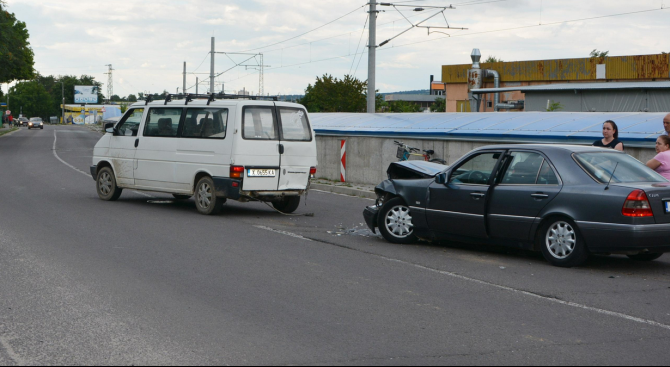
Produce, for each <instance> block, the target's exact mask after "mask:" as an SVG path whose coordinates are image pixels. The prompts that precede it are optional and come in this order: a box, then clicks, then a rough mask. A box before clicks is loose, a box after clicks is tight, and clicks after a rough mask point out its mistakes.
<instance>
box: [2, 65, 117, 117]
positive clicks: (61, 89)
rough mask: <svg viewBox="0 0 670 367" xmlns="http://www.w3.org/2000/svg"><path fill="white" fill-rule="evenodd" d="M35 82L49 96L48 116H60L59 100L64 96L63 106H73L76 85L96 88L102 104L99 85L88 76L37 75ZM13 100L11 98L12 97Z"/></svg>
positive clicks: (102, 99)
mask: <svg viewBox="0 0 670 367" xmlns="http://www.w3.org/2000/svg"><path fill="white" fill-rule="evenodd" d="M35 81H36V82H38V83H39V84H41V85H42V86H43V87H44V89H45V90H46V91H47V92H48V93H49V95H50V96H51V104H50V105H49V116H60V115H61V100H62V98H63V95H64V96H65V104H74V87H75V86H76V85H92V86H97V87H98V103H103V101H104V96H103V95H102V94H101V93H100V89H101V88H100V87H101V86H102V84H101V83H99V82H97V81H95V78H94V77H92V76H89V75H82V76H80V77H76V76H73V75H65V76H62V75H61V76H58V77H55V76H53V75H49V76H43V75H39V74H38V75H37V77H36V78H35ZM12 98H13V97H12Z"/></svg>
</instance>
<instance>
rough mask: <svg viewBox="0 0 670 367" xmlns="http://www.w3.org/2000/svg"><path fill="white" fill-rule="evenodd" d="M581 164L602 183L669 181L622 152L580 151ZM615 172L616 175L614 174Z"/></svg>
mask: <svg viewBox="0 0 670 367" xmlns="http://www.w3.org/2000/svg"><path fill="white" fill-rule="evenodd" d="M575 159H576V160H577V162H579V165H580V166H581V167H582V168H583V169H584V170H585V171H586V172H587V173H588V174H590V175H591V176H592V177H593V178H595V179H596V180H597V181H598V182H600V183H608V182H610V180H611V182H624V183H625V182H667V180H666V179H665V178H663V176H661V175H659V174H658V173H656V172H655V171H653V170H652V169H651V168H649V167H647V166H645V165H644V164H642V163H641V162H640V161H638V160H637V159H635V158H633V157H631V156H629V155H628V154H622V153H609V152H604V153H578V154H575ZM612 174H614V176H612Z"/></svg>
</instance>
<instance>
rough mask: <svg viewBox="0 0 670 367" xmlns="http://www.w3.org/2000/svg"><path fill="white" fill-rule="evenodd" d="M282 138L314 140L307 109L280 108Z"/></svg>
mask: <svg viewBox="0 0 670 367" xmlns="http://www.w3.org/2000/svg"><path fill="white" fill-rule="evenodd" d="M279 115H280V117H281V130H282V140H294V141H312V130H311V129H310V127H309V122H308V121H307V115H306V114H305V111H303V110H301V109H299V108H284V107H282V108H279Z"/></svg>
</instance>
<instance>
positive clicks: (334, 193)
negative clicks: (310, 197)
mask: <svg viewBox="0 0 670 367" xmlns="http://www.w3.org/2000/svg"><path fill="white" fill-rule="evenodd" d="M309 191H316V192H323V193H325V194H331V195H339V196H346V197H348V198H356V199H363V200H371V201H375V199H370V198H364V197H360V196H354V195H347V194H340V193H337V192H330V191H325V190H317V189H309Z"/></svg>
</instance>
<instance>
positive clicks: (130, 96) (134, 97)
mask: <svg viewBox="0 0 670 367" xmlns="http://www.w3.org/2000/svg"><path fill="white" fill-rule="evenodd" d="M128 102H137V97H136V96H135V95H134V94H131V95H129V96H128Z"/></svg>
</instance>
